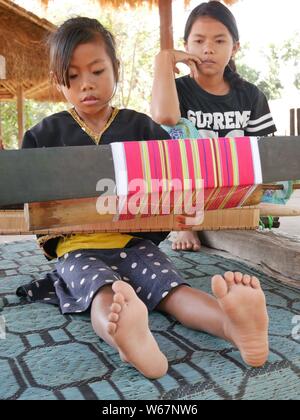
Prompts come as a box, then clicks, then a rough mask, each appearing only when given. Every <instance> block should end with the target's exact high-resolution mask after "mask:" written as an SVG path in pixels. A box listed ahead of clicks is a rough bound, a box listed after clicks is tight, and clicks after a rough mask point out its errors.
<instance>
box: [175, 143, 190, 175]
mask: <svg viewBox="0 0 300 420" xmlns="http://www.w3.org/2000/svg"><path fill="white" fill-rule="evenodd" d="M178 142H179V148H180V157H181V166H182V174H183V179H184V180H185V179H190V172H189V165H188V158H187V153H186V145H185V142H184V140H178Z"/></svg>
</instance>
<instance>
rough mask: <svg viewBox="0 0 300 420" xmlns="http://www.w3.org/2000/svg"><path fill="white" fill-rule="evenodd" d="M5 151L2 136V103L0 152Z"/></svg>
mask: <svg viewBox="0 0 300 420" xmlns="http://www.w3.org/2000/svg"><path fill="white" fill-rule="evenodd" d="M3 149H4V144H3V135H2V121H1V102H0V151H1V150H3Z"/></svg>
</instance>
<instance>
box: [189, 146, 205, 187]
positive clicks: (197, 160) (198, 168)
mask: <svg viewBox="0 0 300 420" xmlns="http://www.w3.org/2000/svg"><path fill="white" fill-rule="evenodd" d="M190 142H191V147H192V155H193V163H194V174H195V180H197V179H203V178H202V171H201V164H200V156H199V147H198V140H191V141H190Z"/></svg>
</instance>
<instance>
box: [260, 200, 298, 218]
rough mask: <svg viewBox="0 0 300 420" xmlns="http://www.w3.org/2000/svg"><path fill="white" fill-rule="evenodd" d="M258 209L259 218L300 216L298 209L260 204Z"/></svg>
mask: <svg viewBox="0 0 300 420" xmlns="http://www.w3.org/2000/svg"><path fill="white" fill-rule="evenodd" d="M258 208H259V209H260V215H261V217H264V216H275V217H298V216H300V207H291V206H284V205H280V204H268V203H261V204H259V206H258Z"/></svg>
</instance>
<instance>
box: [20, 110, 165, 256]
mask: <svg viewBox="0 0 300 420" xmlns="http://www.w3.org/2000/svg"><path fill="white" fill-rule="evenodd" d="M169 138H170V136H169V134H168V133H167V132H166V131H165V130H163V129H162V128H161V127H160V126H159V125H158V124H156V123H155V122H154V121H152V120H151V118H149V117H148V116H147V115H145V114H141V113H138V112H135V111H132V110H129V109H122V110H120V111H119V112H118V114H117V115H116V117H115V119H114V120H113V122H112V123H111V125H110V126H109V127H108V128H107V129H106V130H105V132H104V133H103V134H102V137H101V141H100V143H99V144H100V145H104V144H110V143H113V142H124V141H140V140H146V141H147V140H167V139H169ZM88 145H91V146H95V142H94V140H93V139H92V138H91V137H90V136H89V135H88V134H87V133H86V132H85V131H84V129H83V128H82V127H81V125H80V124H79V123H78V122H77V121H76V120H75V119H74V118H73V117H72V115H71V114H70V113H69V112H68V111H63V112H59V113H57V114H54V115H51V116H50V117H47V118H45V119H43V120H42V121H41V122H40V123H39V124H37V125H36V126H34V127H33V128H31V129H30V130H28V131H27V132H26V133H25V135H24V139H23V144H22V148H35V147H64V146H88ZM168 233H169V232H149V233H145V232H134V233H131V232H130V233H129V234H130V235H132V236H135V237H140V238H144V239H149V240H151V241H152V242H154V243H155V244H156V245H158V244H159V243H160V242H162V241H163V240H164V239H166V237H167V235H168ZM58 240H59V238H54V239H53V238H50V239H49V240H48V241H47V242H46V243H44V241H43V237H40V243H42V244H43V247H44V250H45V251H46V254H47V255H48V256H53V257H54V256H56V254H55V250H56V246H57V242H58Z"/></svg>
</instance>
